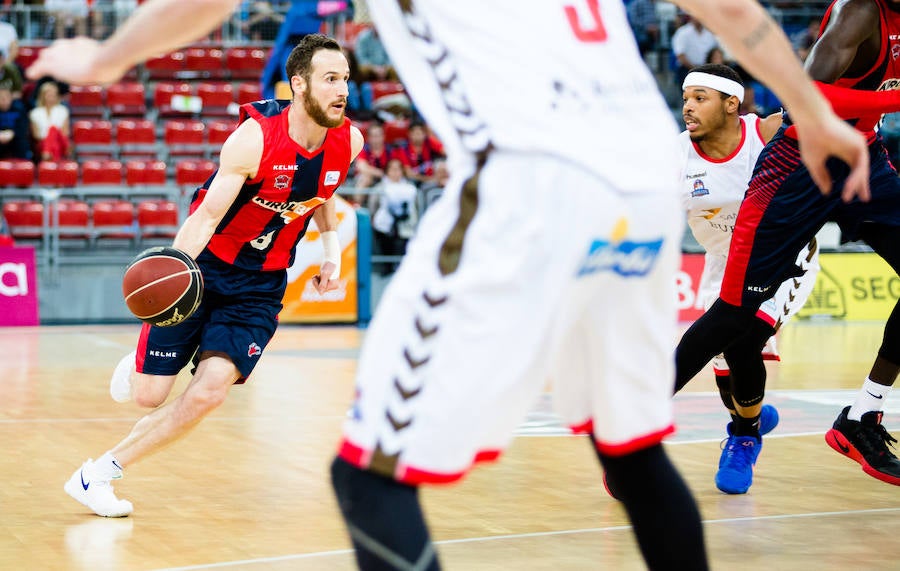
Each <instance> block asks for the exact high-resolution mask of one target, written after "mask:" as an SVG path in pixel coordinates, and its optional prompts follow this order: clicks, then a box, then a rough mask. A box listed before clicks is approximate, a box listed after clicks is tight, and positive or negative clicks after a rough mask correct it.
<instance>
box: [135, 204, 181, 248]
mask: <svg viewBox="0 0 900 571" xmlns="http://www.w3.org/2000/svg"><path fill="white" fill-rule="evenodd" d="M137 220H138V228H139V229H140V232H141V238H142V239H144V238H174V237H175V234H176V233H177V232H178V226H179V224H178V206H177V205H176V204H175V203H174V202H172V201H171V200H145V201H142V202H140V203H138V207H137Z"/></svg>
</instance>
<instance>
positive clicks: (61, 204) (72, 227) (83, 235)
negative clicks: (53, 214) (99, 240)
mask: <svg viewBox="0 0 900 571" xmlns="http://www.w3.org/2000/svg"><path fill="white" fill-rule="evenodd" d="M56 210H57V216H58V218H57V220H56V223H57V226H56V228H57V236H59V237H60V238H61V239H64V240H87V239H89V238H90V228H89V225H88V219H89V217H90V216H89V208H88V203H87V202H84V201H83V200H74V199H71V198H63V199H60V200H59V201H57V202H56Z"/></svg>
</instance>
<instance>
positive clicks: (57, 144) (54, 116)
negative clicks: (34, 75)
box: [29, 81, 71, 161]
mask: <svg viewBox="0 0 900 571" xmlns="http://www.w3.org/2000/svg"><path fill="white" fill-rule="evenodd" d="M29 118H30V119H31V137H32V139H34V144H35V151H36V153H37V156H38V157H39V158H40V160H42V161H58V160H61V159H63V158H65V157H68V156H69V154H70V150H71V145H70V144H69V133H70V129H69V110H68V108H66V106H65V105H63V104H62V103H61V102H60V95H59V86H58V85H56V82H55V81H46V82H44V84H43V85H41V87H40V88H39V90H38V94H37V101H36V105H35V107H34V109H32V110H31V113H30V114H29Z"/></svg>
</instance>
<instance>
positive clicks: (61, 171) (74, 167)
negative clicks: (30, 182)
mask: <svg viewBox="0 0 900 571" xmlns="http://www.w3.org/2000/svg"><path fill="white" fill-rule="evenodd" d="M38 184H39V185H40V186H47V187H68V188H74V187H75V186H77V185H78V163H76V162H75V161H58V162H57V161H42V162H41V163H40V164H39V165H38Z"/></svg>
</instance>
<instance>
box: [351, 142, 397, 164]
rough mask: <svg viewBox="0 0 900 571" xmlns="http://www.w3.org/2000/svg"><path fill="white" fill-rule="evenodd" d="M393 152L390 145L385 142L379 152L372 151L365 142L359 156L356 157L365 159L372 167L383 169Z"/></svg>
mask: <svg viewBox="0 0 900 571" xmlns="http://www.w3.org/2000/svg"><path fill="white" fill-rule="evenodd" d="M393 152H394V151H393V147H391V145H387V144H385V145H384V146H383V147H382V148H381V152H380V153H376V152H374V151H372V149H371V148H369V145H368V144H367V145H364V146H363V148H362V151H360V152H359V156H358V157H357V159H359V160H362V161H366V162H367V163H369V164H370V165H372V166H373V167H375V168H379V169H381V170H384V169H386V168H387V163H388V161H389V160H390V159H391V157H392V156H393Z"/></svg>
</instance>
